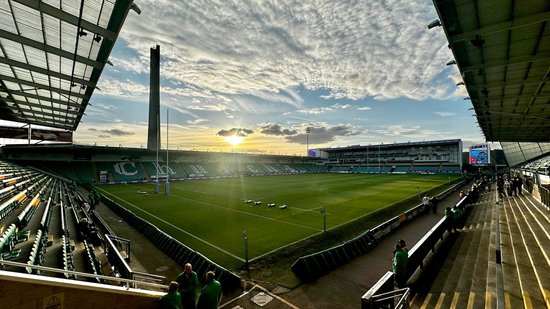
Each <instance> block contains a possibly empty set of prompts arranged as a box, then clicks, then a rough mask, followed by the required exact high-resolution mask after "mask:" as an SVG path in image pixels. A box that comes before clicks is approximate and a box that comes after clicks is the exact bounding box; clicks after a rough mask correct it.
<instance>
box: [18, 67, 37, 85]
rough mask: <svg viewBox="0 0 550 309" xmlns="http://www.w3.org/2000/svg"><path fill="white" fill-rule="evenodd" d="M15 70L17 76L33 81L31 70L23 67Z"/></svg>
mask: <svg viewBox="0 0 550 309" xmlns="http://www.w3.org/2000/svg"><path fill="white" fill-rule="evenodd" d="M13 70H14V72H15V77H17V78H18V79H22V80H26V81H31V82H32V81H33V80H32V76H31V72H30V71H29V70H25V69H21V68H13Z"/></svg>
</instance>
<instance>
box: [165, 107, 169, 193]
mask: <svg viewBox="0 0 550 309" xmlns="http://www.w3.org/2000/svg"><path fill="white" fill-rule="evenodd" d="M164 194H165V195H169V194H170V168H168V109H166V185H165V187H164Z"/></svg>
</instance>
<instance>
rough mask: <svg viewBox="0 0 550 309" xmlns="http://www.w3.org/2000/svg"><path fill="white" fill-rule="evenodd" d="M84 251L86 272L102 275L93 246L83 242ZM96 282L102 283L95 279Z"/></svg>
mask: <svg viewBox="0 0 550 309" xmlns="http://www.w3.org/2000/svg"><path fill="white" fill-rule="evenodd" d="M84 251H85V253H84V256H85V259H86V266H87V268H88V270H89V271H90V272H91V273H93V274H94V275H102V274H103V273H102V272H101V262H100V261H99V260H98V259H97V256H96V254H95V249H94V246H93V245H92V244H89V243H88V242H87V241H86V240H84ZM96 280H97V282H99V283H101V282H102V280H101V279H99V278H96Z"/></svg>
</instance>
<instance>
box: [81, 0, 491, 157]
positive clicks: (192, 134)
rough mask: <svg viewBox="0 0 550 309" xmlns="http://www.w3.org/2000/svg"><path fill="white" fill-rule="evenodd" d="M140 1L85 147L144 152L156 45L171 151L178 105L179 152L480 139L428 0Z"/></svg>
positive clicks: (97, 95)
mask: <svg viewBox="0 0 550 309" xmlns="http://www.w3.org/2000/svg"><path fill="white" fill-rule="evenodd" d="M136 3H137V4H138V5H139V6H140V8H141V10H142V13H141V15H137V14H135V13H134V12H133V11H130V13H129V15H128V18H127V19H126V22H125V24H124V26H123V28H122V32H121V34H120V36H119V38H118V41H117V43H116V46H115V48H114V49H113V51H112V53H111V57H110V60H111V62H112V63H113V64H114V66H113V67H110V66H106V68H105V70H104V71H103V75H102V77H101V79H100V81H99V83H98V86H99V88H100V89H101V91H97V90H96V91H95V92H94V95H93V97H92V99H91V104H92V106H89V107H88V109H87V111H86V114H87V115H86V116H84V117H83V119H82V120H83V123H82V124H80V126H79V128H78V130H77V131H76V132H75V142H77V143H85V144H90V143H97V144H98V145H111V146H113V145H118V144H122V145H123V146H137V147H140V145H144V146H145V145H146V144H147V141H146V135H147V134H146V132H147V120H148V101H149V50H150V48H151V47H153V46H155V45H157V44H158V45H160V51H161V122H162V124H161V125H162V126H163V132H162V139H163V146H162V147H163V148H164V147H165V144H164V142H165V139H166V110H167V109H169V115H170V116H169V118H170V120H169V123H170V126H169V140H170V141H169V147H170V148H173V149H176V148H180V149H196V150H209V151H246V152H264V153H282V154H295V155H305V153H306V147H307V145H306V143H309V148H319V147H337V146H347V145H357V144H361V145H368V144H377V143H393V142H406V141H422V140H435V139H449V138H461V139H463V141H464V142H465V145H468V144H469V143H479V142H482V141H483V137H482V135H481V134H480V132H479V129H478V128H477V126H476V124H475V122H474V119H475V117H472V116H471V115H472V112H471V111H469V110H468V109H469V108H470V107H471V103H470V102H469V101H467V100H464V97H466V96H467V94H466V93H465V92H464V89H462V87H457V86H456V83H457V82H459V81H460V76H459V73H458V70H457V69H456V67H455V66H446V65H445V64H446V62H447V61H449V60H450V59H452V53H451V51H450V50H449V49H448V48H447V41H446V39H445V35H444V32H443V29H442V28H440V27H439V28H434V29H430V30H428V29H427V27H426V26H427V25H428V24H429V23H430V22H431V21H433V20H434V19H436V18H437V14H436V12H435V9H434V7H433V4H432V2H431V1H430V0H412V1H400V0H399V1H398V0H377V1H334V0H315V1H313V0H311V1H309V0H300V1H284V0H273V1H260V0H248V1H229V0H208V1H195V0H187V1H173V0H136ZM306 128H310V133H309V134H307V133H306ZM228 136H233V137H232V138H228ZM235 136H238V137H237V138H235ZM239 140H241V141H242V143H240V144H238V145H233V144H231V143H230V142H231V141H233V142H238V141H239Z"/></svg>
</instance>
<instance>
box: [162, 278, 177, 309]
mask: <svg viewBox="0 0 550 309" xmlns="http://www.w3.org/2000/svg"><path fill="white" fill-rule="evenodd" d="M159 304H160V306H159V307H160V308H162V309H178V308H179V307H180V304H181V294H180V292H178V283H177V282H176V281H172V282H170V285H169V286H168V293H166V295H164V296H162V297H161V298H160V299H159Z"/></svg>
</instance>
